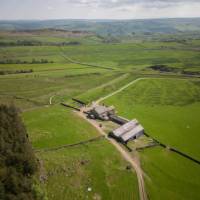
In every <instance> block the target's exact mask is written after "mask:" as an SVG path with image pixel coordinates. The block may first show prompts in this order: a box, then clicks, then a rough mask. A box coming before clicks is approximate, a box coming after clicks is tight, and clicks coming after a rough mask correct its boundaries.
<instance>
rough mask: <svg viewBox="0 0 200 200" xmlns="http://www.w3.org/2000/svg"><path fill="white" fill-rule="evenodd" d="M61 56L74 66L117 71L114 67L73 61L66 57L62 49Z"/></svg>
mask: <svg viewBox="0 0 200 200" xmlns="http://www.w3.org/2000/svg"><path fill="white" fill-rule="evenodd" d="M60 55H61V56H62V57H63V58H64V59H66V60H67V61H69V62H71V63H74V64H79V65H84V66H88V67H97V68H102V69H107V70H115V69H114V68H112V67H103V66H100V65H94V64H88V63H82V62H79V61H76V60H73V59H71V58H70V57H68V56H66V55H65V54H64V51H63V50H62V49H61V53H60Z"/></svg>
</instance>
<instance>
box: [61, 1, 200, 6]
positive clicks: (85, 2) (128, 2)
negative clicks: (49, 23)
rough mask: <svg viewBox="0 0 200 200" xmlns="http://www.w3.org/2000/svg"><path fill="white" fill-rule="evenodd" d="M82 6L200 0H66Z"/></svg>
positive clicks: (152, 3) (165, 3)
mask: <svg viewBox="0 0 200 200" xmlns="http://www.w3.org/2000/svg"><path fill="white" fill-rule="evenodd" d="M65 1H66V2H68V3H72V4H78V5H82V6H91V7H92V6H95V7H97V6H98V7H103V8H116V7H123V6H134V5H138V4H141V5H143V6H144V7H170V6H174V5H178V4H184V3H200V0H65Z"/></svg>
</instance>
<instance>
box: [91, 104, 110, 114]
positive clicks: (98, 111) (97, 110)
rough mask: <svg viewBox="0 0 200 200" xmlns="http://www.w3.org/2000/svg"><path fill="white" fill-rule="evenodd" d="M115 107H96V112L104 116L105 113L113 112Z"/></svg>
mask: <svg viewBox="0 0 200 200" xmlns="http://www.w3.org/2000/svg"><path fill="white" fill-rule="evenodd" d="M113 109H114V108H113V107H106V106H101V105H100V106H96V107H95V108H94V110H95V112H96V113H98V114H99V115H101V114H104V113H105V112H109V111H111V110H113Z"/></svg>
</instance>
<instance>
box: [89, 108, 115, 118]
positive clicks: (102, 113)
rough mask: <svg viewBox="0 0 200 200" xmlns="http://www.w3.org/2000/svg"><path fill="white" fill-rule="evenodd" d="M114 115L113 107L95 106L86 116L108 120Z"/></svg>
mask: <svg viewBox="0 0 200 200" xmlns="http://www.w3.org/2000/svg"><path fill="white" fill-rule="evenodd" d="M114 114H115V109H114V107H113V106H110V107H107V106H104V105H96V106H94V107H93V108H92V109H91V110H90V111H89V114H88V116H89V117H90V118H93V119H100V120H109V119H110V116H111V115H114Z"/></svg>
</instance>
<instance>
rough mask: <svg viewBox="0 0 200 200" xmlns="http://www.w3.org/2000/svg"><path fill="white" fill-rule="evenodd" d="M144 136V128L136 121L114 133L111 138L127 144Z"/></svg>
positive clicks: (128, 123)
mask: <svg viewBox="0 0 200 200" xmlns="http://www.w3.org/2000/svg"><path fill="white" fill-rule="evenodd" d="M143 134H144V128H143V127H142V126H141V125H140V124H139V122H138V121H137V120H136V119H135V120H132V121H129V122H127V123H126V124H124V125H122V126H120V127H119V128H117V129H116V130H114V131H112V132H111V133H110V136H111V137H114V138H116V139H117V140H119V141H120V142H123V143H127V142H128V141H129V140H132V139H136V138H138V137H140V136H141V135H143Z"/></svg>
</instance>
